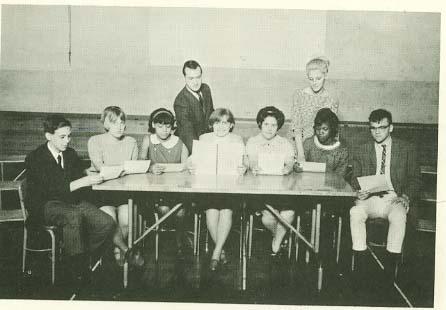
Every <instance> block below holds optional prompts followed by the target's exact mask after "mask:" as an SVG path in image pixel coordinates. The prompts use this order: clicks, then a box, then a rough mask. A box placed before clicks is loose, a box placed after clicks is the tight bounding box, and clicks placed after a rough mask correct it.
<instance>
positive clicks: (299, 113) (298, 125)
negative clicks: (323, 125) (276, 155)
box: [291, 57, 339, 162]
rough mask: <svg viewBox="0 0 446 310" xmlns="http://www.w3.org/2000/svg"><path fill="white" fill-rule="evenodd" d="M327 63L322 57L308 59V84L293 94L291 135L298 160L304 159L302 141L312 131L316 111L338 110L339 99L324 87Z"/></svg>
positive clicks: (309, 135)
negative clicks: (324, 109)
mask: <svg viewBox="0 0 446 310" xmlns="http://www.w3.org/2000/svg"><path fill="white" fill-rule="evenodd" d="M329 64H330V62H329V61H328V59H325V58H323V57H318V58H314V59H312V60H310V61H309V62H308V63H307V66H306V72H307V79H308V81H309V83H310V85H309V86H308V87H306V88H304V89H298V90H297V91H296V92H295V93H294V96H293V106H292V124H291V136H292V137H293V138H294V140H295V143H296V150H297V160H298V161H299V162H301V161H305V155H304V148H303V141H304V140H305V139H307V138H309V137H311V136H312V135H313V133H314V131H313V120H314V118H315V116H316V113H317V111H319V110H320V109H322V108H329V109H330V110H332V111H333V112H334V113H337V112H338V106H339V101H338V100H337V99H335V98H333V97H332V96H331V95H330V94H329V92H328V91H327V90H326V89H325V87H324V86H325V79H326V77H327V73H328V66H329Z"/></svg>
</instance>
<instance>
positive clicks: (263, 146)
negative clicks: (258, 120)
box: [246, 133, 294, 164]
mask: <svg viewBox="0 0 446 310" xmlns="http://www.w3.org/2000/svg"><path fill="white" fill-rule="evenodd" d="M259 153H276V154H283V155H284V158H285V163H286V162H288V161H290V162H292V161H294V148H293V145H292V144H291V143H290V141H288V140H287V139H285V138H284V137H281V136H279V135H276V136H275V137H274V138H272V139H271V140H266V139H265V138H264V137H263V135H262V134H261V133H259V134H258V135H257V136H254V137H251V138H249V140H248V142H247V143H246V154H247V155H248V158H249V161H250V163H251V164H254V163H257V161H258V154H259Z"/></svg>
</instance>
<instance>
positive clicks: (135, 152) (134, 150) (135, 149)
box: [131, 140, 139, 160]
mask: <svg viewBox="0 0 446 310" xmlns="http://www.w3.org/2000/svg"><path fill="white" fill-rule="evenodd" d="M138 153H139V151H138V143H137V142H136V140H133V147H132V157H131V160H137V159H138Z"/></svg>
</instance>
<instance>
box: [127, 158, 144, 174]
mask: <svg viewBox="0 0 446 310" xmlns="http://www.w3.org/2000/svg"><path fill="white" fill-rule="evenodd" d="M149 167H150V160H126V161H125V162H124V167H123V168H124V171H125V172H126V173H127V174H134V173H146V172H147V171H148V170H149Z"/></svg>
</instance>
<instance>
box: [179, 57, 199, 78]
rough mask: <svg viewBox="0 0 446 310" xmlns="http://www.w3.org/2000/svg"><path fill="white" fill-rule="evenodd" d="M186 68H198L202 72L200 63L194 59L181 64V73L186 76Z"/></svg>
mask: <svg viewBox="0 0 446 310" xmlns="http://www.w3.org/2000/svg"><path fill="white" fill-rule="evenodd" d="M186 68H189V69H192V70H195V69H197V68H200V71H201V73H203V69H202V68H201V66H200V64H199V63H198V62H196V61H195V60H188V61H186V62H185V63H184V65H183V75H184V76H186Z"/></svg>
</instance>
